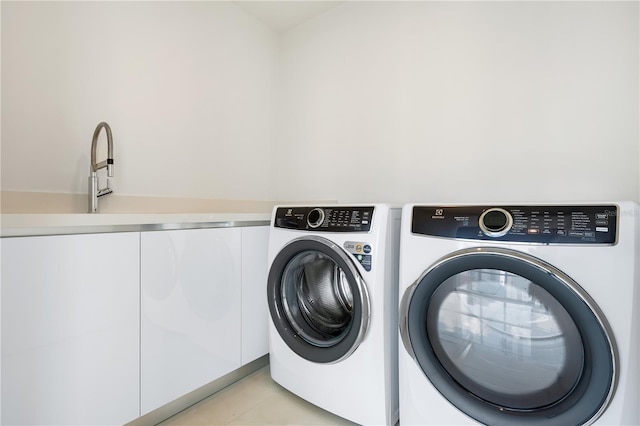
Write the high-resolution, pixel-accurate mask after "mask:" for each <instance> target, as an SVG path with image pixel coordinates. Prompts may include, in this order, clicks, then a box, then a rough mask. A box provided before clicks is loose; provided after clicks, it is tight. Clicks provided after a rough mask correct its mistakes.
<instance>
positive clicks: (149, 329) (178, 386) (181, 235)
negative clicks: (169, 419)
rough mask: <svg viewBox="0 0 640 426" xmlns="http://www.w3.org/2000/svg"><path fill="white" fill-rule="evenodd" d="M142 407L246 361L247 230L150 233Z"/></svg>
mask: <svg viewBox="0 0 640 426" xmlns="http://www.w3.org/2000/svg"><path fill="white" fill-rule="evenodd" d="M141 297H142V303H141V307H142V312H141V398H140V400H141V411H142V414H143V415H144V414H146V413H148V412H150V411H152V410H154V409H156V408H158V407H160V406H162V405H164V404H167V403H169V402H171V401H173V400H174V399H176V398H179V397H181V396H183V395H184V394H186V393H188V392H190V391H193V390H195V389H197V388H199V387H200V386H203V385H205V384H207V383H209V382H211V381H213V380H215V379H217V378H219V377H221V376H223V375H225V374H227V373H229V372H231V371H233V370H235V369H237V368H239V367H240V366H241V319H242V316H241V229H240V228H217V229H196V230H177V231H157V232H156V231H154V232H143V233H142V237H141Z"/></svg>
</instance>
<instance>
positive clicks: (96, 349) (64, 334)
mask: <svg viewBox="0 0 640 426" xmlns="http://www.w3.org/2000/svg"><path fill="white" fill-rule="evenodd" d="M139 238H140V234H139V233H136V232H132V233H114V234H96V235H65V236H48V237H21V238H3V239H2V240H1V247H2V250H1V258H2V364H1V366H2V367H1V368H2V376H1V377H2V424H11V425H14V424H30V425H37V424H46V425H51V424H58V425H62V424H64V425H72V424H82V425H89V424H92V425H97V424H123V423H126V422H128V421H131V420H133V419H135V418H137V417H138V416H139V414H140V411H139V330H140V328H139V327H140V323H139V321H140V320H139V303H140V299H139V297H140V296H139V265H140V263H139V253H140V251H139V243H140V239H139Z"/></svg>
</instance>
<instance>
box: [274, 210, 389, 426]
mask: <svg viewBox="0 0 640 426" xmlns="http://www.w3.org/2000/svg"><path fill="white" fill-rule="evenodd" d="M400 216H401V210H400V209H392V208H390V207H389V206H387V205H383V204H373V205H366V206H365V205H357V206H329V207H326V206H322V207H316V206H291V207H287V206H284V207H282V206H277V207H275V208H274V211H273V216H272V222H271V230H270V234H269V265H270V270H269V278H268V283H267V301H268V304H269V310H270V314H271V315H270V316H271V321H270V324H269V355H270V364H271V377H272V378H273V380H275V381H276V382H277V383H279V384H280V385H282V386H283V387H284V388H286V389H288V390H289V391H291V392H293V393H295V394H296V395H298V396H300V397H302V398H304V399H306V400H307V401H309V402H311V403H313V404H315V405H317V406H319V407H321V408H323V409H325V410H327V411H330V412H332V413H334V414H336V415H338V416H341V417H343V418H345V419H348V420H351V421H353V422H356V423H359V424H372V425H382V424H387V425H393V424H395V423H396V422H397V420H398V376H397V351H398V346H397V341H398V327H397V324H398V323H397V315H398V285H397V273H398V245H399V231H400Z"/></svg>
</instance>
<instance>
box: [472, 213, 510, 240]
mask: <svg viewBox="0 0 640 426" xmlns="http://www.w3.org/2000/svg"><path fill="white" fill-rule="evenodd" d="M479 222H480V229H481V230H482V232H484V234H485V235H487V236H489V237H502V236H503V235H506V234H507V232H509V230H510V229H511V227H512V226H513V217H512V216H511V213H509V212H508V211H506V210H505V209H501V208H497V207H494V208H491V209H488V210H485V211H484V212H483V213H482V214H481V215H480V220H479Z"/></svg>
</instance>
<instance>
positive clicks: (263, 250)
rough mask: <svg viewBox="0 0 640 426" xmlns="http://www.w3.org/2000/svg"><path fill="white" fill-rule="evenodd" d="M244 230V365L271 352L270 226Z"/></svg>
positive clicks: (252, 227)
mask: <svg viewBox="0 0 640 426" xmlns="http://www.w3.org/2000/svg"><path fill="white" fill-rule="evenodd" d="M241 229H242V365H245V364H247V363H249V362H251V361H253V360H255V359H256V358H259V357H261V356H263V355H266V354H267V353H268V352H269V327H268V324H269V307H268V304H267V275H268V273H269V271H268V265H267V254H268V244H269V227H268V226H251V227H246V228H241Z"/></svg>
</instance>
